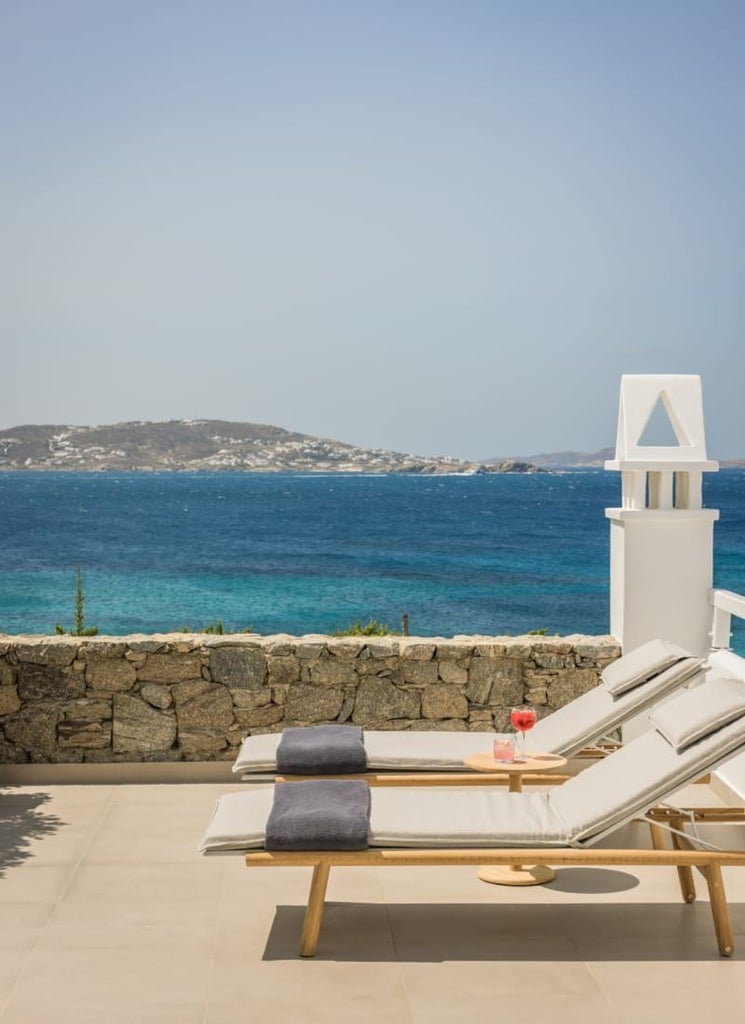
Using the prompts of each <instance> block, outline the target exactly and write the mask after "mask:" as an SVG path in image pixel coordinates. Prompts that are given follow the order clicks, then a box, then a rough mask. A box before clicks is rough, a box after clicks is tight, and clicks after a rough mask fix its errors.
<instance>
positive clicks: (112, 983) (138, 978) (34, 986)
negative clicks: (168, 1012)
mask: <svg viewBox="0 0 745 1024" xmlns="http://www.w3.org/2000/svg"><path fill="white" fill-rule="evenodd" d="M209 973H210V964H209V960H208V958H207V957H205V955H204V953H203V952H202V951H201V950H198V949H197V950H192V949H181V950H179V951H178V955H174V951H173V950H172V949H171V948H170V947H168V948H166V949H163V950H162V951H161V952H160V954H159V953H158V952H157V951H155V950H153V949H151V948H147V949H143V948H135V949H133V948H122V947H115V948H111V949H93V948H90V947H89V948H87V949H51V950H48V949H47V950H43V949H37V950H36V951H35V952H34V953H32V955H31V956H30V957H29V958H28V959H27V961H26V964H25V966H24V969H23V972H22V974H21V976H20V979H19V984H18V986H17V988H16V991H15V992H14V994H13V997H12V998H11V1000H10V1002H9V1006H10V1007H14V1008H16V1009H21V1008H27V1009H29V1010H31V1009H36V1011H37V1012H40V1011H41V1010H42V1009H43V1008H44V1007H46V1008H47V1010H48V1011H49V1012H50V1013H51V1012H52V1010H54V1009H56V1007H58V1006H72V1005H79V1006H83V1007H85V1006H87V1005H91V1004H95V1005H101V1004H103V1003H105V1002H107V1003H110V1005H112V1006H119V1007H124V1006H127V1005H130V1004H131V1005H134V1006H139V1005H149V1004H155V1003H165V1004H182V1005H185V1006H189V1005H191V1004H195V1003H197V1004H199V1005H204V1002H205V998H206V994H207V989H208V985H209ZM50 1019H51V1018H50ZM0 1020H2V1018H0Z"/></svg>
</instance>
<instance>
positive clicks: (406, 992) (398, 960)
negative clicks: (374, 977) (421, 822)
mask: <svg viewBox="0 0 745 1024" xmlns="http://www.w3.org/2000/svg"><path fill="white" fill-rule="evenodd" d="M377 870H378V886H379V889H380V896H381V899H382V900H383V906H384V907H385V919H386V921H387V922H388V931H389V932H390V936H391V945H392V946H393V952H394V953H395V954H396V963H397V965H398V972H399V977H400V978H401V988H402V989H403V993H404V999H405V1000H406V1012H407V1014H408V1017H409V1022H410V1024H414V1008H413V1006H412V1005H411V993H410V992H409V987H408V985H407V984H406V971H405V970H404V969H403V964H402V963H401V954H400V953H399V949H398V945H397V943H396V935H395V932H394V930H393V922H392V920H391V914H390V911H389V909H388V897H387V896H386V892H385V884H384V882H383V878H382V875H381V872H380V868H378V869H377Z"/></svg>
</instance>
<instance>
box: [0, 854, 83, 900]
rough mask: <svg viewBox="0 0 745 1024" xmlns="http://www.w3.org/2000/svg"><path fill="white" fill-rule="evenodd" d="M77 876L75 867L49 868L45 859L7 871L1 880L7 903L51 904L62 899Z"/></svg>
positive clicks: (2, 895)
mask: <svg viewBox="0 0 745 1024" xmlns="http://www.w3.org/2000/svg"><path fill="white" fill-rule="evenodd" d="M74 874H75V866H74V865H73V864H69V863H67V864H49V865H47V864H46V863H45V862H44V860H43V858H40V857H38V858H34V859H33V860H29V861H25V862H24V863H23V864H19V865H18V866H16V867H12V868H8V869H7V870H6V871H5V872H4V873H3V876H2V878H0V906H2V904H4V903H50V902H54V901H56V900H59V899H61V898H62V895H63V893H65V891H66V890H67V888H68V886H69V885H70V883H71V881H72V879H73V877H74Z"/></svg>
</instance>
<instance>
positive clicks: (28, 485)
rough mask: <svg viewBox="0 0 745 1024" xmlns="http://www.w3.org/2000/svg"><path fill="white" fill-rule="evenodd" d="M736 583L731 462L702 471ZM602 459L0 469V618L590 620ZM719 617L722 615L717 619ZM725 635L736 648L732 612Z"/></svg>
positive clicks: (603, 628)
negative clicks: (459, 471) (316, 470)
mask: <svg viewBox="0 0 745 1024" xmlns="http://www.w3.org/2000/svg"><path fill="white" fill-rule="evenodd" d="M704 503H705V505H707V506H708V507H711V508H718V509H720V510H721V517H720V521H719V522H718V523H717V524H716V526H715V569H714V580H715V585H716V586H718V587H722V588H724V589H728V590H734V591H736V592H738V593H745V471H743V470H723V471H720V472H719V473H717V474H709V475H708V476H707V477H706V479H705V491H704ZM619 504H620V480H619V476H618V474H616V473H611V472H606V471H604V470H582V471H568V472H556V473H538V474H527V475H522V474H493V475H477V476H407V475H391V476H367V475H338V474H334V475H317V476H316V475H291V474H246V473H194V474H191V473H143V472H140V473H116V472H108V473H73V472H64V473H54V472H30V471H21V472H3V473H0V632H5V633H10V634H17V633H41V634H48V633H51V632H53V631H54V628H55V625H56V624H60V625H61V626H62V627H63V628H64V629H67V630H69V629H70V628H71V626H72V624H73V617H74V614H75V592H76V573H77V568H78V567H80V573H81V580H82V585H83V595H84V613H85V624H86V626H88V627H97V628H98V630H99V633H105V634H115V635H121V634H128V633H139V632H144V633H151V632H166V631H168V632H170V631H179V630H182V629H184V630H194V631H199V630H202V629H204V628H205V627H208V626H210V625H212V626H213V627H215V626H216V625H217V623H218V620H219V621H220V622H221V624H222V627H223V628H224V629H225V630H226V631H229V630H230V631H240V630H245V629H251V630H253V631H254V632H256V633H261V634H271V633H280V632H283V633H291V634H304V633H316V632H320V633H328V632H337V631H342V630H344V629H346V628H348V627H349V626H350V625H351V624H353V623H355V622H360V623H361V624H363V625H365V624H367V623H368V622H370V621H371V620H374V621H375V622H377V623H379V624H382V625H385V626H386V627H388V628H389V629H390V630H400V629H401V626H402V617H403V616H404V615H407V616H408V622H409V631H410V633H411V634H412V635H420V636H421V635H426V636H445V637H449V636H453V635H458V634H487V635H494V634H513V635H514V634H519V633H524V632H528V631H531V630H546V631H547V632H548V633H550V634H568V633H588V634H603V633H607V632H608V630H609V608H608V568H609V524H608V520H607V519H606V518H605V514H604V510H605V508H606V507H608V506H617V505H619ZM733 621H734V620H733ZM743 625H745V624H743V623H740V624H738V625H737V627H736V647H737V648H738V649H742V650H744V651H745V642H744V641H745V630H743V629H742V626H743Z"/></svg>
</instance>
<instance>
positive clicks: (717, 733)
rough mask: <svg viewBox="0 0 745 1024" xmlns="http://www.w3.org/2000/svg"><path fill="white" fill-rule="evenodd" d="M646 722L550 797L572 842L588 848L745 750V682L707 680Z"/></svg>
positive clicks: (555, 790)
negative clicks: (646, 728) (619, 746)
mask: <svg viewBox="0 0 745 1024" xmlns="http://www.w3.org/2000/svg"><path fill="white" fill-rule="evenodd" d="M738 699H739V706H738ZM723 707H724V708H725V709H729V710H728V711H727V713H726V714H725V713H724V712H723V710H722V709H723ZM651 721H652V724H653V725H654V726H655V728H653V729H652V730H651V731H650V732H647V733H645V734H644V735H643V736H640V737H639V738H638V739H635V740H633V741H632V742H631V743H629V744H627V745H626V746H624V747H623V748H622V749H621V750H618V751H616V752H615V753H614V754H613V755H612V756H611V757H608V758H605V759H604V760H603V761H600V762H598V763H597V764H595V765H593V766H592V767H591V768H588V769H587V770H586V771H584V772H581V773H580V774H579V775H577V776H576V777H575V778H573V779H570V780H569V781H568V782H566V783H565V784H564V785H563V786H557V787H556V788H555V789H554V790H552V791H551V793H550V794H549V797H548V799H549V802H550V804H551V807H552V808H553V810H554V812H555V813H556V814H557V815H558V816H559V818H560V819H561V821H562V822H563V823H564V825H565V826H566V828H567V832H568V833H569V834H570V835H571V836H572V843H573V844H576V845H592V843H595V842H597V841H598V840H600V839H602V838H603V837H604V836H605V835H607V834H608V833H609V832H612V831H613V830H614V829H615V828H617V827H618V826H619V825H620V824H623V823H624V822H626V821H630V820H631V819H632V818H634V817H635V816H636V815H637V814H640V813H643V812H644V811H646V810H648V809H649V808H650V807H652V806H654V804H655V803H656V802H657V801H658V800H661V799H663V798H665V797H669V796H670V794H671V793H673V792H674V791H675V789H677V788H680V787H681V786H684V785H687V784H688V783H689V782H694V781H695V780H696V779H697V778H699V777H700V776H701V775H703V774H704V773H705V772H707V771H710V770H711V769H713V768H715V767H716V766H718V765H719V764H721V763H723V762H725V761H727V760H728V759H729V758H730V757H732V756H733V755H734V754H735V753H738V752H740V751H741V750H743V749H745V684H743V683H742V681H737V680H724V679H714V680H711V681H707V682H705V683H703V684H702V685H701V686H698V687H695V688H694V689H691V690H686V691H685V692H684V693H682V694H679V695H677V696H676V697H673V698H671V699H670V700H669V701H666V702H665V703H664V704H663V705H661V706H660V707H659V708H658V709H657V710H656V711H655V712H653V715H652V716H651ZM702 733H703V735H702ZM697 736H701V738H700V739H696V737H697ZM686 740H687V741H688V745H685V743H686ZM674 743H676V744H677V749H676V746H675V745H674Z"/></svg>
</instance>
